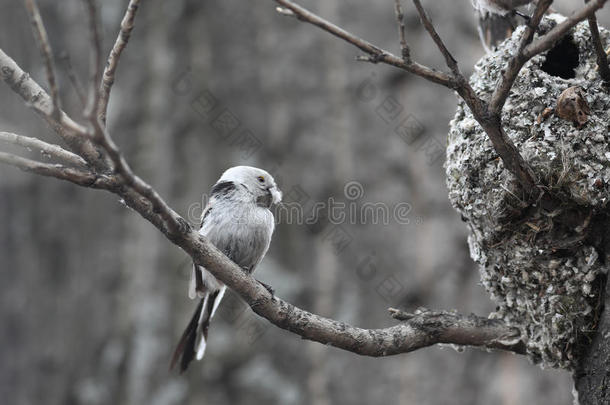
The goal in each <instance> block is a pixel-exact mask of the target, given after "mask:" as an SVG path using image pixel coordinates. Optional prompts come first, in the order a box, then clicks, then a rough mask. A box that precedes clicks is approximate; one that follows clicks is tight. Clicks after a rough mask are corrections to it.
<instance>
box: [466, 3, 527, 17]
mask: <svg viewBox="0 0 610 405" xmlns="http://www.w3.org/2000/svg"><path fill="white" fill-rule="evenodd" d="M532 1H533V0H472V5H473V6H474V8H475V9H477V10H478V11H480V12H483V11H487V12H489V13H494V14H499V15H507V14H508V13H512V12H513V11H516V9H517V7H521V6H524V5H526V4H529V3H531V2H532Z"/></svg>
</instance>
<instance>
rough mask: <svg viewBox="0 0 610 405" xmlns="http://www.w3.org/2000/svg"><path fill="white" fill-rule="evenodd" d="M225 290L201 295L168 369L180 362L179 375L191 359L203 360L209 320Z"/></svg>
mask: <svg viewBox="0 0 610 405" xmlns="http://www.w3.org/2000/svg"><path fill="white" fill-rule="evenodd" d="M225 289H226V286H222V287H221V288H220V289H219V290H215V291H206V292H205V293H204V294H203V297H202V298H201V300H200V301H199V304H198V305H197V308H196V309H195V313H194V314H193V317H192V318H191V321H190V322H189V323H188V325H187V327H186V329H185V330H184V333H183V334H182V337H181V338H180V341H179V342H178V346H177V347H176V350H175V351H174V355H173V356H172V361H171V363H170V366H169V367H170V369H173V368H174V366H175V365H176V363H177V362H178V360H180V373H183V372H184V371H185V370H186V369H187V368H188V366H189V363H190V362H191V361H193V359H197V360H201V359H202V358H203V355H204V353H205V347H206V344H207V340H208V329H209V327H210V320H211V319H212V316H214V313H215V312H216V309H217V308H218V304H219V303H220V300H222V297H223V295H224V293H225Z"/></svg>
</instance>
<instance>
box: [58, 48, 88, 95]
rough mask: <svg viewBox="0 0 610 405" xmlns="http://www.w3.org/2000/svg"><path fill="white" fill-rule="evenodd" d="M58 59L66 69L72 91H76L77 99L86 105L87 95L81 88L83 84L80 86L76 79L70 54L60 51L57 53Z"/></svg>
mask: <svg viewBox="0 0 610 405" xmlns="http://www.w3.org/2000/svg"><path fill="white" fill-rule="evenodd" d="M59 59H60V61H62V62H63V64H64V67H65V69H66V74H67V75H68V79H69V80H70V84H72V87H73V88H74V91H76V95H77V96H78V99H79V100H80V102H81V103H82V105H86V104H87V96H85V91H84V90H83V86H82V84H81V82H80V80H78V76H77V75H76V72H75V71H74V66H72V61H71V60H70V55H69V54H68V52H62V53H61V54H60V55H59Z"/></svg>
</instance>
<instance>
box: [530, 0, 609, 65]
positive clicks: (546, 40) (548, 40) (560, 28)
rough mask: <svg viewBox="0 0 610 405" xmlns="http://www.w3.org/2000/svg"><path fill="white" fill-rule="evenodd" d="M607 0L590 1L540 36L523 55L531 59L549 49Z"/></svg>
mask: <svg viewBox="0 0 610 405" xmlns="http://www.w3.org/2000/svg"><path fill="white" fill-rule="evenodd" d="M606 1H607V0H592V1H591V2H589V3H587V4H586V5H585V6H584V7H583V8H581V9H580V10H578V11H577V12H575V13H574V14H572V15H570V16H568V17H567V18H566V19H565V21H563V22H562V23H561V24H558V25H556V26H555V27H554V28H553V29H552V30H550V31H549V32H547V33H546V34H544V35H543V36H541V37H540V38H538V39H536V40H535V41H533V42H532V43H531V44H529V45H528V46H527V47H526V48H525V49H524V50H523V54H524V55H525V57H526V58H528V59H531V58H533V57H534V56H536V55H538V54H539V53H542V52H544V51H547V50H549V49H551V48H552V47H553V46H554V45H555V44H556V43H557V41H558V40H559V39H560V38H562V37H563V36H564V35H565V34H566V33H567V32H568V31H569V30H571V29H572V28H573V27H574V26H575V25H576V24H578V23H579V22H581V21H584V20H586V19H587V18H588V17H589V16H590V15H591V14H593V13H595V12H596V11H597V10H599V9H600V8H602V7H603V6H604V4H606Z"/></svg>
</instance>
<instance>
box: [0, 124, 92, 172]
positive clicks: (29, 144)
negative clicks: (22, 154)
mask: <svg viewBox="0 0 610 405" xmlns="http://www.w3.org/2000/svg"><path fill="white" fill-rule="evenodd" d="M0 141H1V142H5V143H10V144H13V145H18V146H22V147H24V148H28V149H30V148H33V149H38V150H39V151H40V152H42V153H43V154H46V155H49V156H53V157H55V158H57V159H59V160H63V161H64V162H66V163H70V164H72V165H74V166H78V167H80V168H86V167H87V162H86V161H85V160H84V159H83V158H81V157H80V156H78V155H76V154H74V153H72V152H68V151H67V150H65V149H64V148H62V147H61V146H59V145H53V144H50V143H46V142H44V141H41V140H40V139H37V138H30V137H27V136H23V135H17V134H13V133H10V132H0Z"/></svg>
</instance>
